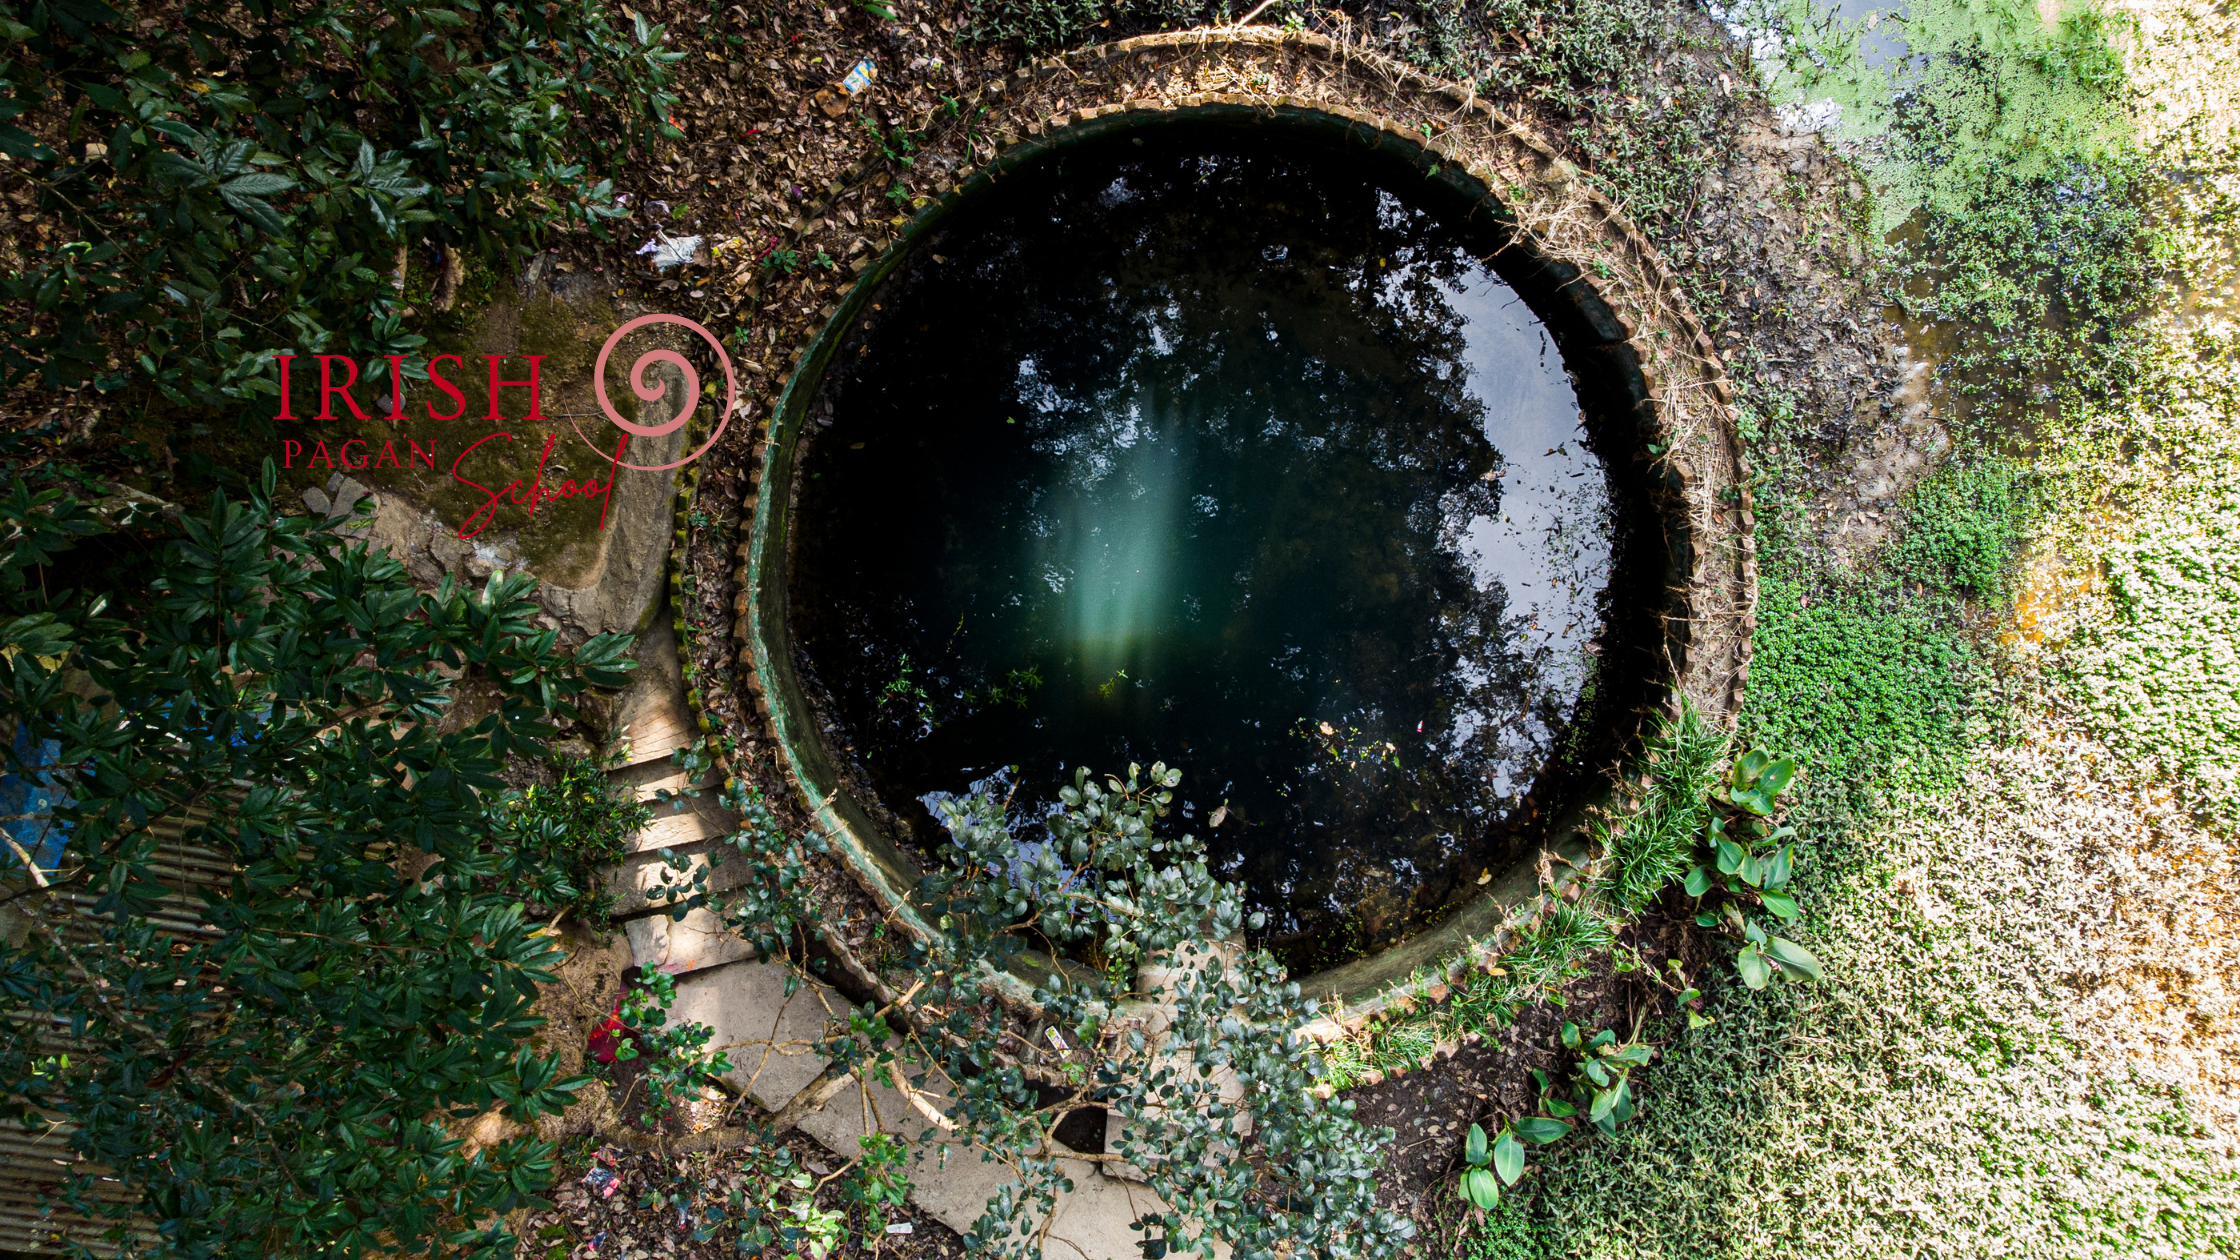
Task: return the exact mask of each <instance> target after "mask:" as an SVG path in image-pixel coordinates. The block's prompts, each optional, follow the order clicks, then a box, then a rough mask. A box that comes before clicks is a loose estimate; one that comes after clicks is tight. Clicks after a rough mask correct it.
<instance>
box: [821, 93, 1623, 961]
mask: <svg viewBox="0 0 2240 1260" xmlns="http://www.w3.org/2000/svg"><path fill="white" fill-rule="evenodd" d="M1382 172H1383V168H1382V167H1377V166H1372V165H1369V164H1367V163H1365V162H1364V161H1362V160H1361V159H1360V158H1359V157H1358V156H1353V157H1349V156H1347V155H1345V154H1343V153H1342V152H1340V151H1338V150H1336V149H1332V148H1325V147H1321V146H1318V145H1314V144H1309V143H1306V142H1300V141H1292V142H1277V141H1271V140H1270V139H1268V138H1267V137H1266V136H1265V135H1251V136H1245V135H1237V134H1234V133H1223V132H1218V131H1210V130H1205V131H1192V130H1179V131H1175V132H1172V133H1154V134H1153V136H1151V137H1150V138H1148V139H1144V140H1136V141H1129V140H1126V139H1119V140H1107V141H1098V142H1094V143H1092V144H1088V145H1084V146H1081V147H1079V148H1076V149H1073V150H1070V151H1068V152H1067V153H1065V155H1064V156H1063V157H1062V158H1056V159H1048V160H1045V161H1044V163H1043V164H1042V165H1040V166H1039V167H1037V168H1034V169H1031V170H1029V171H1025V172H1020V173H1018V174H1015V175H1013V176H1010V177H1008V178H1007V179H1006V180H1005V182H1004V184H1003V185H1002V186H1001V188H1000V190H999V191H998V192H997V193H995V194H993V195H991V196H989V197H986V198H983V199H982V200H981V201H979V202H978V203H976V204H974V205H971V206H968V207H966V208H965V209H963V210H961V211H959V212H958V214H957V216H956V217H955V218H954V219H952V220H951V221H950V225H949V226H948V227H947V228H946V229H945V231H944V233H943V235H942V236H940V237H939V238H937V239H935V240H933V241H931V242H929V243H928V244H927V245H925V246H922V247H921V249H920V257H919V260H918V262H917V263H916V265H915V267H914V269H913V270H912V271H910V272H909V273H907V274H904V275H902V276H900V277H899V278H898V279H896V280H895V281H892V282H890V283H889V284H888V285H887V286H886V287H885V289H883V290H882V292H881V293H880V294H879V296H878V297H877V298H876V299H875V301H876V302H877V303H878V306H877V309H875V310H874V311H872V312H871V313H869V315H868V316H867V322H866V324H865V326H864V327H862V328H860V329H858V330H857V333H856V335H855V336H854V337H853V338H851V339H850V340H849V341H847V342H846V343H844V344H843V346H842V349H841V351H840V354H839V357H838V358H837V359H836V360H835V362H834V365H833V367H832V368H831V370H830V371H829V372H828V374H827V386H826V394H825V396H824V398H823V399H822V400H821V401H820V402H819V403H818V404H817V405H816V408H815V410H814V412H813V414H815V415H816V416H817V417H818V418H817V420H816V422H815V423H812V424H811V425H810V426H809V433H808V434H807V436H806V437H805V438H804V454H803V457H802V460H801V463H800V469H801V472H800V477H801V481H800V498H799V500H798V509H797V516H796V518H795V521H796V523H795V525H794V527H793V528H794V532H795V537H796V539H797V543H796V547H797V550H796V551H795V553H794V559H793V564H792V570H791V571H792V573H793V574H794V577H793V579H792V608H791V617H792V624H793V627H794V632H795V635H796V638H797V642H798V647H799V657H798V663H799V665H800V667H801V669H802V672H803V676H804V679H805V680H806V681H807V683H808V686H809V690H810V692H811V694H812V695H814V696H816V697H818V700H819V707H820V710H821V713H820V716H821V718H822V719H823V720H824V722H825V723H826V734H827V738H828V740H829V742H830V744H831V746H832V748H833V751H834V752H835V753H836V754H838V755H839V756H840V758H841V759H842V760H843V761H844V762H846V763H849V764H850V765H851V766H852V771H853V776H854V777H855V779H856V783H857V787H858V790H859V792H864V794H867V795H870V796H873V797H875V798H876V800H875V801H867V802H866V803H867V804H868V805H871V807H872V808H873V809H874V812H875V813H882V814H884V815H885V816H886V817H885V818H884V821H885V822H886V823H887V824H888V825H890V826H891V827H893V828H894V830H895V831H896V832H897V833H898V838H902V839H906V840H911V841H914V842H915V843H917V844H918V845H919V846H921V847H922V848H924V849H925V850H927V851H933V850H935V849H938V848H939V847H940V846H941V845H943V844H945V843H946V839H945V835H944V833H942V832H941V830H940V828H939V827H938V826H937V825H936V824H935V823H934V822H933V816H932V815H931V814H930V813H929V811H928V808H927V806H928V804H929V803H930V802H931V801H932V800H934V799H937V798H938V796H939V794H943V793H954V792H961V791H964V790H965V789H966V788H967V787H968V785H970V784H972V783H974V782H975V781H978V780H984V779H988V778H990V777H992V776H993V777H1000V778H1003V779H1015V780H1016V792H1017V794H1016V796H1015V798H1014V808H1013V813H1014V816H1015V817H1019V818H1023V819H1026V820H1028V821H1027V822H1025V823H1023V824H1022V829H1021V834H1022V839H1023V840H1029V839H1031V835H1032V832H1033V830H1034V826H1033V823H1032V820H1033V819H1034V818H1036V817H1037V816H1038V814H1039V811H1040V809H1041V808H1044V807H1047V803H1048V802H1049V801H1050V799H1051V793H1052V792H1053V791H1054V789H1055V787H1056V785H1057V784H1058V783H1059V781H1060V780H1065V781H1070V780H1071V777H1072V767H1074V766H1075V765H1077V764H1086V765H1088V766H1089V767H1091V768H1092V769H1093V770H1097V771H1100V772H1102V771H1122V772H1124V771H1125V768H1126V766H1127V764H1128V763H1129V762H1130V761H1140V762H1143V763H1146V764H1148V763H1149V762H1151V761H1152V760H1154V759H1164V760H1165V761H1167V762H1168V763H1169V764H1170V765H1177V766H1180V767H1181V768H1182V769H1183V771H1184V772H1185V778H1184V779H1183V783H1182V787H1181V789H1180V796H1181V797H1183V798H1184V799H1186V800H1187V801H1188V802H1189V804H1190V811H1189V812H1188V814H1187V815H1179V814H1178V815H1177V817H1176V818H1175V819H1174V820H1173V821H1174V823H1175V825H1176V826H1177V827H1178V828H1182V829H1187V830H1190V831H1193V832H1195V833H1196V834H1198V835H1200V836H1201V837H1205V838H1207V839H1208V841H1209V844H1210V847H1211V849H1212V850H1213V852H1214V854H1215V856H1216V858H1217V859H1218V869H1219V870H1220V872H1221V873H1222V874H1224V875H1225V876H1227V877H1230V878H1238V879H1243V880H1245V881H1246V882H1247V884H1248V886H1249V889H1250V893H1251V895H1252V899H1253V902H1254V905H1255V907H1256V908H1259V909H1262V910H1265V911H1267V912H1268V913H1269V915H1270V922H1269V925H1268V929H1267V933H1266V935H1265V938H1264V939H1265V940H1266V942H1267V943H1268V944H1270V945H1272V946H1274V947H1275V948H1277V949H1278V951H1279V953H1281V954H1283V955H1284V956H1285V957H1286V958H1287V960H1288V961H1290V962H1291V963H1292V965H1293V967H1294V970H1298V969H1300V968H1303V967H1311V966H1317V965H1321V964H1326V963H1328V962H1331V961H1334V960H1336V959H1339V958H1342V957H1345V956H1347V955H1349V954H1351V953H1354V952H1358V951H1360V950H1363V949H1366V948H1371V947H1374V946H1376V945H1379V944H1382V943H1385V942H1388V941H1390V940H1393V939H1396V938H1397V937H1398V936H1400V935H1402V934H1404V933H1405V932H1406V931H1408V930H1409V929H1411V928H1412V927H1415V926H1419V925H1420V924H1422V923H1423V922H1426V921H1428V920H1429V919H1431V918H1434V917H1436V915H1437V913H1438V912H1439V910H1440V909H1442V908H1443V907H1444V906H1446V905H1448V904H1451V902H1452V901H1453V900H1454V899H1455V898H1456V897H1457V896H1458V895H1459V894H1462V893H1465V892H1467V891H1468V889H1469V888H1470V887H1472V886H1474V885H1475V884H1477V883H1478V882H1479V879H1480V877H1481V876H1482V875H1484V874H1485V873H1486V872H1487V871H1488V870H1489V869H1493V867H1494V864H1495V863H1497V862H1500V861H1503V860H1507V859H1508V858H1509V857H1510V856H1513V854H1514V853H1515V852H1516V851H1517V850H1518V848H1519V846H1520V845H1521V843H1522V841H1521V840H1520V839H1519V837H1520V835H1521V834H1522V833H1523V832H1524V830H1526V829H1527V826H1528V823H1529V820H1530V817H1531V815H1532V814H1533V813H1534V812H1535V811H1537V810H1539V809H1541V808H1542V801H1541V798H1543V797H1545V795H1546V791H1545V784H1546V783H1547V782H1548V781H1549V778H1550V776H1549V774H1546V773H1544V768H1546V767H1549V766H1550V765H1551V761H1552V760H1553V764H1555V765H1556V767H1557V768H1558V769H1559V770H1560V769H1561V767H1562V764H1563V762H1564V758H1563V756H1562V754H1563V753H1564V751H1565V749H1566V747H1567V746H1568V745H1570V744H1572V743H1575V742H1576V736H1577V731H1576V730H1575V723H1574V719H1575V717H1580V715H1582V714H1585V713H1589V712H1591V711H1597V710H1598V709H1599V707H1600V706H1598V705H1597V704H1595V703H1593V702H1591V701H1590V702H1589V703H1587V704H1585V705H1582V704H1581V702H1580V697H1581V694H1582V691H1583V690H1590V689H1591V688H1590V680H1595V681H1598V682H1599V681H1601V680H1600V679H1599V678H1598V673H1599V672H1600V668H1599V667H1603V666H1604V665H1605V662H1606V661H1608V660H1614V659H1616V657H1615V655H1614V654H1613V655H1612V656H1611V657H1607V658H1604V660H1598V654H1600V653H1602V652H1603V650H1604V649H1605V647H1606V646H1608V642H1609V641H1610V639H1611V636H1610V635H1608V634H1606V632H1605V623H1606V621H1608V620H1609V616H1608V614H1609V609H1608V607H1607V605H1608V604H1609V603H1610V602H1611V599H1612V596H1611V593H1610V592H1611V583H1610V577H1611V573H1612V567H1613V553H1614V547H1615V546H1616V545H1617V543H1618V541H1619V540H1618V539H1617V534H1618V532H1619V520H1618V514H1617V513H1615V512H1614V511H1613V506H1612V505H1613V499H1612V489H1611V483H1610V479H1609V478H1608V477H1607V476H1606V474H1605V471H1604V466H1603V463H1602V460H1601V459H1600V458H1598V455H1597V453H1596V450H1595V446H1596V443H1595V441H1594V440H1592V437H1591V435H1590V433H1589V431H1588V428H1587V427H1585V425H1584V424H1583V418H1582V415H1581V411H1580V404H1579V401H1578V398H1577V397H1576V396H1575V391H1574V387H1573V384H1572V381H1571V380H1570V379H1569V378H1568V377H1567V375H1566V372H1565V368H1564V363H1563V360H1562V358H1561V356H1560V355H1559V353H1558V350H1557V347H1556V345H1555V344H1554V342H1553V341H1552V340H1551V338H1550V336H1549V334H1548V332H1547V331H1546V330H1545V328H1544V327H1543V326H1542V325H1541V323H1540V322H1539V320H1537V319H1536V318H1535V316H1534V314H1533V312H1532V310H1531V309H1530V308H1528V306H1527V305H1526V304H1525V302H1524V301H1523V300H1521V299H1520V298H1519V296H1518V295H1517V293H1516V292H1515V291H1513V290H1512V289H1511V288H1510V286H1509V285H1507V284H1505V283H1504V282H1503V281H1502V279H1501V278H1500V277H1499V276H1497V275H1496V274H1495V273H1494V271H1493V270H1491V269H1489V267H1488V266H1486V265H1485V264H1483V263H1481V262H1480V261H1478V258H1477V257H1475V256H1474V254H1476V255H1483V254H1486V253H1489V252H1491V249H1492V246H1491V245H1488V244H1487V243H1486V242H1485V241H1484V240H1482V239H1479V238H1477V237H1474V236H1472V235H1471V234H1470V233H1469V232H1468V231H1466V230H1458V229H1457V228H1456V227H1455V226H1451V225H1450V224H1449V223H1448V222H1446V221H1444V220H1443V219H1442V218H1441V217H1440V215H1439V214H1435V213H1434V212H1433V211H1434V209H1435V207H1434V206H1433V205H1431V204H1428V203H1427V204H1419V203H1418V201H1417V200H1416V199H1414V198H1417V197H1423V196H1427V194H1425V193H1422V192H1420V191H1418V192H1415V193H1411V192H1410V191H1408V190H1409V189H1410V188H1411V183H1412V185H1413V187H1415V188H1416V189H1419V190H1420V189H1421V187H1422V184H1423V181H1422V179H1421V176H1414V177H1412V180H1411V177H1410V176H1408V175H1407V174H1406V173H1404V172H1399V173H1395V175H1394V176H1393V177H1392V178H1391V180H1390V183H1389V184H1387V183H1383V182H1380V175H1381V174H1382ZM1606 453H1609V452H1606ZM1612 458H1613V459H1620V458H1624V452H1622V451H1619V452H1616V453H1612ZM1631 655H1638V653H1635V654H1631ZM1600 689H1601V690H1602V691H1604V692H1605V693H1614V692H1615V691H1616V690H1618V689H1617V688H1612V687H1609V686H1608V685H1606V684H1605V685H1603V686H1602V687H1601V688H1600ZM1580 720H1581V721H1582V722H1583V721H1585V720H1586V719H1585V718H1583V717H1581V719H1580ZM1009 767H1016V771H1015V772H1014V771H1012V770H1009V769H1007V768H1009ZM1536 784H1541V785H1543V790H1542V791H1540V792H1538V793H1535V792H1534V789H1535V785H1536ZM865 789H868V791H867V792H865ZM1528 794H1530V795H1531V796H1532V801H1531V802H1530V803H1528V801H1527V798H1528ZM1022 804H1023V805H1025V806H1026V807H1025V808H1021V805H1022ZM882 806H883V809H882V808H881V807H882ZM1223 806H1226V810H1225V812H1224V813H1222V814H1221V815H1220V823H1219V825H1218V826H1217V827H1214V826H1213V821H1214V817H1215V812H1216V810H1219V809H1221V807H1223ZM1209 827H1212V829H1211V830H1210V831H1209V830H1208V828H1209Z"/></svg>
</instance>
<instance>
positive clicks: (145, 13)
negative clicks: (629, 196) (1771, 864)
mask: <svg viewBox="0 0 2240 1260" xmlns="http://www.w3.org/2000/svg"><path fill="white" fill-rule="evenodd" d="M662 39H663V35H662V30H661V28H660V27H658V26H654V25H652V24H650V23H648V22H647V21H646V20H645V19H644V18H642V17H641V18H638V19H636V22H635V24H634V26H633V27H631V28H630V29H629V30H628V31H627V32H626V31H624V30H618V29H617V28H616V27H615V26H614V25H613V23H612V22H611V21H610V19H609V16H608V9H607V8H606V6H604V5H600V4H597V3H593V2H592V0H563V2H562V3H557V4H549V5H528V6H520V5H500V6H491V7H481V6H463V7H457V8H452V7H446V6H440V5H437V6H431V5H420V4H412V3H405V2H404V0H377V2H375V3H348V4H345V3H331V2H328V0H282V2H280V3H273V4H258V5H255V6H253V7H252V8H249V9H245V10H242V11H241V12H240V13H239V14H238V15H236V16H235V17H229V18H224V19H221V18H220V17H219V16H218V15H216V14H215V13H205V12H202V11H200V10H193V9H189V10H180V9H177V8H172V7H166V6H160V5H152V4H123V5H119V6H117V7H114V8H111V7H105V6H103V5H100V4H93V3H83V4H79V3H68V4H44V3H42V4H19V3H13V2H10V3H0V119H4V120H5V121H0V151H4V152H5V153H6V154H7V155H8V156H9V157H11V158H13V159H14V164H13V165H12V166H10V168H9V171H10V175H9V178H10V179H11V180H12V181H22V186H25V187H28V188H30V189H32V190H34V191H35V192H36V193H37V194H38V208H39V211H40V213H41V214H43V215H45V216H48V217H49V218H50V219H51V220H52V221H53V222H54V223H55V225H56V226H57V227H59V228H60V229H61V233H62V239H63V240H64V241H66V242H68V244H66V245H65V246H64V247H63V248H60V249H57V250H55V251H52V252H49V253H45V254H42V255H40V256H38V257H36V258H34V259H33V260H32V261H30V262H28V263H27V264H26V265H25V266H24V267H23V269H21V270H19V271H16V272H14V273H12V274H9V275H7V276H6V277H4V278H0V302H4V304H5V306H4V309H0V332H4V334H5V335H4V336H0V374H4V375H5V377H6V379H7V381H8V382H9V383H14V382H15V381H18V380H21V379H23V378H24V377H25V376H27V375H33V374H36V375H37V376H39V377H40V378H41V380H42V381H43V383H44V384H45V385H47V386H48V387H49V388H63V387H68V386H74V385H76V384H78V383H80V382H82V381H86V380H89V379H90V380H92V381H93V382H94V383H95V384H96V385H97V386H99V387H100V388H102V389H115V388H118V387H120V386H122V385H125V384H126V383H128V382H129V381H133V380H137V381H138V382H139V383H140V384H141V385H142V386H144V387H146V388H148V389H151V390H153V391H155V392H157V393H160V394H161V395H162V397H164V398H165V399H167V400H169V401H170V402H172V403H174V404H178V405H189V406H194V407H214V406H220V405H226V404H233V403H239V402H243V401H245V400H248V399H250V398H252V397H255V396H257V395H266V396H270V395H272V394H274V393H275V392H276V386H275V384H274V383H273V380H272V374H271V370H270V369H271V362H270V355H271V354H272V353H274V352H276V351H284V350H293V351H295V352H297V353H343V354H349V355H352V356H354V357H356V358H358V359H360V360H365V359H368V358H373V357H377V356H380V355H386V354H407V353H412V352H413V351H414V350H415V348H416V347H417V346H419V345H420V344H421V342H422V341H423V338H422V337H421V336H419V335H418V334H416V333H414V332H412V331H410V330H409V329H408V328H407V326H406V323H405V314H404V308H405V305H406V301H407V296H406V294H404V293H402V292H400V291H399V288H398V283H397V281H398V277H397V276H396V275H394V274H393V273H394V272H395V271H396V269H397V268H398V266H399V265H400V264H401V263H403V262H405V261H406V260H407V259H409V257H410V254H411V250H412V247H414V246H417V245H426V246H434V247H436V248H439V249H442V250H444V251H447V252H449V251H460V252H462V253H463V255H464V256H466V257H468V258H471V259H473V260H475V261H478V262H481V263H483V264H486V265H488V266H491V267H497V266H503V265H508V264H510V263H512V262H513V261H514V260H515V259H517V258H519V257H521V256H524V255H526V254H527V253H528V252H529V251H530V250H531V249H532V248H535V247H536V246H537V245H538V244H539V243H540V242H541V241H542V240H543V238H544V237H545V236H546V235H547V234H548V233H549V232H550V231H552V230H553V229H554V228H555V227H565V226H566V225H568V224H583V225H592V224H598V223H601V222H603V221H605V220H608V219H611V218H613V217H616V216H619V215H621V214H622V213H624V211H623V208H622V207H621V206H620V205H618V204H617V203H616V199H615V196H614V190H613V186H612V184H611V183H610V182H609V181H608V180H606V179H602V178H598V177H597V174H595V173H594V169H593V168H595V167H596V168H598V171H599V172H600V173H604V174H608V175H611V174H614V173H617V171H618V170H619V167H620V163H621V160H622V156H623V154H624V153H625V152H626V151H628V150H629V149H631V148H632V146H637V145H643V144H646V143H649V142H650V141H651V140H653V139H654V138H655V137H657V136H661V135H669V136H674V135H675V134H676V133H675V131H674V129H673V128H671V127H669V126H668V124H667V123H666V122H665V121H664V120H665V119H666V118H667V116H668V114H669V113H670V111H671V109H672V108H673V105H674V98H673V97H672V96H671V94H670V93H669V92H668V91H667V89H666V81H667V76H668V66H669V65H670V64H671V63H673V62H674V61H676V60H677V59H678V58H679V57H681V56H683V54H682V53H677V52H671V51H668V50H666V49H664V48H663V47H662ZM89 142H90V143H89ZM266 405H269V404H266ZM240 414H241V415H244V416H257V415H264V414H269V413H268V412H265V411H264V410H263V409H262V408H261V407H253V408H247V409H244V410H242V412H241V413H240ZM229 419H233V417H229Z"/></svg>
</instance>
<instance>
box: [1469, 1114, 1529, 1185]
mask: <svg viewBox="0 0 2240 1260" xmlns="http://www.w3.org/2000/svg"><path fill="white" fill-rule="evenodd" d="M1471 1127H1472V1128H1476V1127H1477V1126H1475V1125H1472V1126H1471ZM1493 1171H1494V1172H1496V1173H1499V1174H1500V1176H1501V1183H1502V1184H1503V1185H1509V1186H1513V1185H1515V1184H1517V1178H1519V1177H1522V1176H1524V1145H1523V1143H1521V1142H1519V1141H1517V1139H1516V1135H1515V1134H1513V1133H1510V1132H1509V1131H1508V1130H1506V1129H1505V1130H1503V1131H1502V1133H1501V1138H1500V1140H1499V1141H1496V1142H1495V1143H1494V1144H1493Z"/></svg>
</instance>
